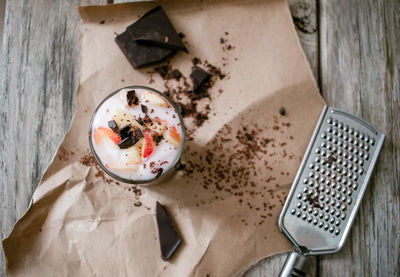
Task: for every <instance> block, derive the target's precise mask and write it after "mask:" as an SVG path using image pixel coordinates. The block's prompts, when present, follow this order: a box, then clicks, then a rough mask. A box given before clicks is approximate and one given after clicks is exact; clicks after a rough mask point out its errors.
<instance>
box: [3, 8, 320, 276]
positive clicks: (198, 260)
mask: <svg viewBox="0 0 400 277" xmlns="http://www.w3.org/2000/svg"><path fill="white" fill-rule="evenodd" d="M157 4H159V3H157V2H141V3H132V4H120V5H109V6H93V7H82V8H80V10H79V11H80V14H81V18H82V20H81V23H80V26H79V29H80V34H81V35H80V38H79V40H80V43H81V64H80V82H79V88H78V91H77V93H76V97H75V101H76V103H75V105H76V107H75V114H74V117H73V120H72V124H71V128H70V130H69V131H68V133H67V134H66V136H65V138H64V140H63V142H62V144H61V146H60V148H59V149H58V152H57V153H56V155H55V157H54V158H53V160H52V162H51V164H50V166H49V167H48V169H47V170H46V172H45V174H44V176H43V179H42V181H41V182H40V184H39V185H38V187H37V189H36V191H35V192H34V194H33V197H32V202H31V205H30V207H29V209H28V210H27V212H26V214H25V215H24V216H23V217H22V218H21V219H20V220H19V221H18V222H17V223H16V224H15V227H14V229H13V230H12V232H11V234H10V235H9V237H8V238H6V239H5V240H4V241H3V248H4V251H5V256H6V260H7V271H8V274H9V275H10V276H234V275H239V274H241V273H242V272H244V270H246V269H247V268H248V267H249V266H250V265H251V264H253V263H255V262H256V261H258V260H260V259H261V258H263V257H267V256H270V255H273V254H275V253H280V252H284V251H287V250H289V249H290V245H289V244H288V242H287V240H286V239H285V238H284V237H283V236H282V235H281V234H280V232H279V230H278V226H277V220H278V215H279V212H280V210H281V207H282V203H283V201H284V197H285V196H286V194H287V192H288V190H289V187H290V184H291V182H292V179H293V177H294V175H295V172H296V170H297V168H298V166H299V163H300V160H301V155H302V154H303V152H304V150H305V148H306V145H307V143H308V141H309V138H310V136H311V133H312V130H313V128H314V125H315V123H316V121H317V118H318V116H319V114H320V112H321V110H322V107H323V105H324V101H323V99H322V98H321V97H320V95H319V93H318V90H317V87H316V84H315V81H314V80H313V77H312V74H311V70H310V68H309V66H308V64H307V62H306V59H305V56H304V54H303V52H302V50H301V47H300V45H299V41H298V39H297V36H296V33H295V30H294V26H293V24H292V20H291V17H290V12H289V9H288V6H287V4H286V2H285V1H284V0H276V1H264V0H260V1H257V0H251V1H234V0H231V1H230V0H226V1H167V2H161V4H162V6H163V7H164V9H165V10H166V12H167V14H168V16H169V17H170V19H171V21H172V23H173V25H174V26H175V28H176V29H177V30H178V31H182V32H183V33H184V34H185V35H186V37H185V39H184V40H185V42H186V44H187V46H188V49H189V52H190V54H185V53H179V54H177V55H176V56H175V57H174V58H173V60H172V64H173V65H174V67H175V68H179V69H180V70H181V72H182V73H183V74H184V75H186V76H188V75H189V73H190V68H191V66H192V64H191V62H190V60H191V58H193V57H194V56H196V57H200V58H201V59H202V60H207V61H208V62H210V63H212V64H215V65H217V66H220V67H222V68H223V71H224V72H225V73H226V74H227V77H226V78H224V79H223V80H217V81H216V83H215V85H214V86H213V88H212V89H211V93H210V94H211V99H212V100H211V102H210V108H211V112H210V113H209V120H208V121H206V122H205V123H204V124H203V125H202V126H201V127H200V128H198V129H197V130H196V131H195V132H194V133H193V134H192V135H191V136H192V138H193V139H192V140H187V141H186V150H185V153H184V155H183V162H184V163H185V164H186V165H187V168H186V170H183V171H179V172H178V173H177V174H176V175H175V176H174V177H173V178H172V179H169V180H168V181H167V182H166V183H164V184H162V185H159V186H153V187H145V188H141V193H142V195H137V194H136V195H135V193H134V192H132V187H131V186H129V185H126V184H119V185H117V184H115V182H110V181H107V180H106V181H105V180H104V178H101V176H100V175H99V172H98V169H96V167H95V166H93V165H90V164H89V165H88V166H87V165H84V164H82V163H81V162H80V159H81V158H82V156H83V155H84V154H86V153H87V151H88V137H87V131H88V126H89V121H90V117H91V115H92V112H93V111H94V109H95V107H96V106H97V105H98V103H99V102H100V101H101V100H102V99H103V98H104V97H105V96H106V95H108V94H109V93H111V92H112V91H114V90H116V89H118V88H121V87H124V86H128V85H149V74H148V73H147V71H148V70H149V69H141V70H134V69H133V68H132V66H131V65H130V64H129V63H128V61H127V60H126V59H125V57H124V56H123V54H122V52H121V51H120V50H119V48H118V47H117V46H116V44H115V43H114V37H115V33H121V32H122V31H124V30H125V28H126V26H128V25H129V24H130V23H132V22H133V21H135V20H136V18H138V15H142V14H143V13H144V12H146V11H147V10H149V9H150V8H152V7H154V6H155V5H157ZM103 20H104V23H103V24H100V22H102V21H103ZM225 32H228V33H229V35H226V36H225V37H226V38H227V39H228V40H229V43H230V44H231V45H232V46H233V47H234V49H232V50H230V51H228V52H227V51H224V50H223V49H222V48H221V44H220V38H221V37H222V36H224V33H225ZM223 63H225V66H223ZM153 79H154V83H152V84H150V86H152V87H154V88H156V89H159V90H161V91H163V90H165V88H164V87H163V81H162V80H161V79H160V78H159V77H157V76H154V77H153ZM220 89H221V91H223V92H218V90H220ZM282 106H284V107H285V109H286V116H281V115H279V113H278V111H279V108H280V107H282ZM185 122H186V121H185ZM186 123H187V124H188V125H187V127H188V129H189V130H193V128H194V127H193V124H191V121H190V119H189V120H187V122H186ZM243 127H245V128H246V129H243ZM253 131H254V132H253ZM246 132H248V133H249V134H250V137H248V136H246V135H245V137H246V138H247V141H244V142H243V141H242V142H240V140H243V134H244V133H246ZM251 132H253V133H251ZM254 141H255V142H256V144H257V145H262V147H261V148H260V149H261V150H260V149H255V150H254V151H250V152H249V151H247V150H248V147H247V146H246V145H251V144H252V143H254ZM221 145H222V146H221ZM246 147H247V148H246ZM241 149H242V150H243V149H247V150H243V151H244V152H243V151H242V150H241ZM237 151H242V152H240V153H241V154H240V155H236V154H237V153H236V152H237ZM246 151H247V152H246ZM210 153H211V154H210ZM235 153H236V154H235ZM243 153H244V154H243ZM249 154H250V155H249ZM243 155H244V156H243ZM252 155H254V157H252ZM202 166H203V167H202ZM226 166H229V169H228V170H227V168H226ZM191 168H192V170H193V173H190V172H189V171H190V169H191ZM219 169H224V170H225V171H222V170H221V171H218V170H219ZM246 172H247V173H246ZM241 174H242V175H241ZM243 174H244V175H243ZM221 178H222V179H221ZM156 200H158V201H160V202H161V203H163V204H164V205H165V206H166V207H167V209H168V210H169V213H170V214H171V215H172V216H173V218H174V221H175V223H176V226H177V228H178V229H179V232H180V234H181V236H182V238H183V243H182V245H181V246H180V247H179V249H178V251H177V252H176V253H175V255H174V257H173V259H172V260H171V261H170V262H163V261H162V260H161V259H160V250H159V242H158V234H157V226H156V222H155V214H154V207H155V201H156ZM137 201H140V203H142V205H141V206H139V207H137V206H135V203H137Z"/></svg>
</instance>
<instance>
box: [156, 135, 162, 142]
mask: <svg viewBox="0 0 400 277" xmlns="http://www.w3.org/2000/svg"><path fill="white" fill-rule="evenodd" d="M162 139H163V137H162V136H159V135H157V136H156V137H155V138H154V141H155V142H156V143H159V142H160V141H161V140H162Z"/></svg>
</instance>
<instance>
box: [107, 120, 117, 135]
mask: <svg viewBox="0 0 400 277" xmlns="http://www.w3.org/2000/svg"><path fill="white" fill-rule="evenodd" d="M107 124H108V127H109V128H110V129H111V130H113V131H114V132H117V131H118V125H117V123H116V122H115V121H114V120H110V121H108V122H107Z"/></svg>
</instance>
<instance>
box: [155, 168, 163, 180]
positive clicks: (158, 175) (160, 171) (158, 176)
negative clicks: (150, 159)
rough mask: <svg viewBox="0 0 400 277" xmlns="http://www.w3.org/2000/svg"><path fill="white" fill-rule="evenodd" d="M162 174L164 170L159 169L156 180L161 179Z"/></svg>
mask: <svg viewBox="0 0 400 277" xmlns="http://www.w3.org/2000/svg"><path fill="white" fill-rule="evenodd" d="M162 172H163V169H162V168H159V169H157V175H156V179H157V178H160V176H161V174H162Z"/></svg>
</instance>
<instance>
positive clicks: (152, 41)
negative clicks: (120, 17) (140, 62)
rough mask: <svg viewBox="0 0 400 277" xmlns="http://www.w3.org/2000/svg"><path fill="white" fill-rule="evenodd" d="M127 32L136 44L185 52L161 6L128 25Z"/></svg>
mask: <svg viewBox="0 0 400 277" xmlns="http://www.w3.org/2000/svg"><path fill="white" fill-rule="evenodd" d="M127 31H128V32H129V33H131V35H132V37H133V38H134V40H135V41H136V42H142V43H146V44H147V45H155V46H160V47H164V48H167V49H173V50H183V51H186V52H187V49H186V47H185V45H184V44H183V42H182V41H181V39H180V38H179V35H178V33H177V32H176V31H175V28H174V26H172V24H171V22H170V21H169V19H168V16H167V14H166V13H165V11H164V10H163V9H162V7H161V6H158V7H155V8H154V9H152V10H150V11H148V12H147V13H145V14H144V15H143V16H142V17H141V18H140V19H139V20H137V21H136V22H135V23H133V24H132V25H130V26H129V27H128V28H127Z"/></svg>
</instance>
